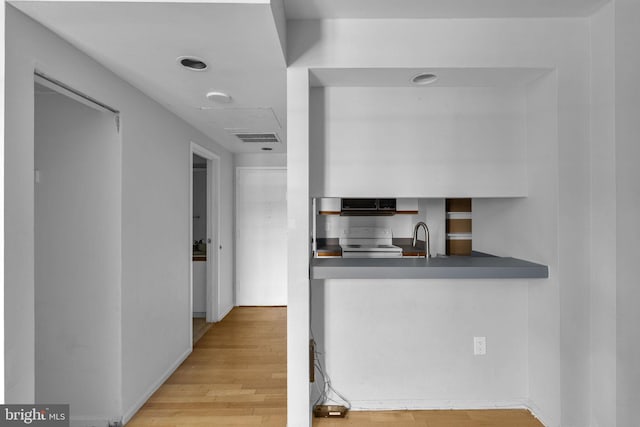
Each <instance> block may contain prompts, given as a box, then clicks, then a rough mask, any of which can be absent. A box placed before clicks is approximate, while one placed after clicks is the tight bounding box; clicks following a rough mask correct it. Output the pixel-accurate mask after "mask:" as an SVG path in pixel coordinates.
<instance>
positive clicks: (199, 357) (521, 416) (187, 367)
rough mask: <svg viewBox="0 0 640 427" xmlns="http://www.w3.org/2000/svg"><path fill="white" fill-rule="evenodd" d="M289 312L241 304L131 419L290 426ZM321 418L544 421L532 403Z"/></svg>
mask: <svg viewBox="0 0 640 427" xmlns="http://www.w3.org/2000/svg"><path fill="white" fill-rule="evenodd" d="M286 319H287V312H286V308H282V307H273V308H272V307H269V308H260V307H241V308H235V309H233V310H232V311H231V313H229V315H228V316H227V317H226V318H225V319H224V320H223V321H222V322H220V323H216V324H214V325H213V327H211V328H210V329H209V330H208V331H207V332H206V334H205V335H204V336H203V337H202V338H201V339H200V340H199V341H198V342H197V344H196V345H195V346H194V349H193V353H192V354H191V355H190V356H189V357H188V358H187V360H186V361H185V362H184V363H183V364H182V365H181V366H180V367H179V368H178V369H177V370H176V372H175V373H174V374H173V375H172V376H171V377H170V378H169V379H168V380H167V382H166V383H165V384H164V385H162V386H161V387H160V388H159V389H158V391H157V392H156V393H155V394H154V395H153V396H152V397H151V399H149V401H148V402H147V403H146V404H145V405H144V406H143V407H142V409H140V411H139V412H138V413H137V414H136V416H135V417H134V418H133V419H132V420H131V421H130V422H129V423H128V424H127V426H128V427H138V426H155V427H178V426H180V427H187V426H193V427H216V426H232V425H233V426H266V427H285V426H286V402H287V400H286V398H287V389H286V387H287V385H286V372H287V363H286V357H287V356H286V346H287V344H286ZM313 426H314V427H347V426H348V427H370V426H373V427H543V426H542V424H540V423H539V422H538V421H537V420H536V419H535V418H534V417H533V416H532V415H531V414H530V413H529V412H528V411H524V410H488V411H384V412H356V411H352V412H349V413H348V415H347V418H345V419H324V418H315V419H314V420H313ZM289 427H295V426H289Z"/></svg>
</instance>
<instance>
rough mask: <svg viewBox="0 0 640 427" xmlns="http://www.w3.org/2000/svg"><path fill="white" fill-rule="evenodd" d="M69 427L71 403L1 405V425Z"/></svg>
mask: <svg viewBox="0 0 640 427" xmlns="http://www.w3.org/2000/svg"><path fill="white" fill-rule="evenodd" d="M4 426H38V427H69V405H0V427H4Z"/></svg>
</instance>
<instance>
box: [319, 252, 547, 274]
mask: <svg viewBox="0 0 640 427" xmlns="http://www.w3.org/2000/svg"><path fill="white" fill-rule="evenodd" d="M482 255H484V254H482ZM482 255H479V256H471V257H447V258H432V259H430V260H426V259H424V258H411V259H402V258H400V259H354V258H350V259H344V258H333V259H317V258H316V259H313V260H312V262H311V270H310V278H311V279H545V278H548V277H549V267H548V266H546V265H542V264H536V263H533V262H529V261H525V260H521V259H517V258H510V257H496V256H492V255H489V256H482ZM429 264H432V265H429Z"/></svg>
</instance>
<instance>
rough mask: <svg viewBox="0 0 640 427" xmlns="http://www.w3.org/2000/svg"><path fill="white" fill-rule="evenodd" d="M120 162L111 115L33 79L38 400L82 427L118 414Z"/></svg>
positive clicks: (61, 88) (113, 113) (69, 92)
mask: <svg viewBox="0 0 640 427" xmlns="http://www.w3.org/2000/svg"><path fill="white" fill-rule="evenodd" d="M121 157H122V156H121V141H120V135H119V117H118V113H117V112H116V111H115V110H113V109H108V108H105V107H104V106H103V105H101V104H97V103H95V102H93V101H92V100H91V99H90V98H88V97H85V96H83V95H79V93H78V92H74V91H73V90H72V89H69V88H68V87H67V86H61V85H59V84H58V83H56V82H55V81H53V80H47V79H46V78H44V77H43V76H39V75H36V76H35V82H34V203H35V209H34V213H35V216H34V230H35V239H34V249H35V261H34V274H35V282H34V283H35V287H34V307H35V319H34V320H35V401H36V402H46V403H51V404H70V405H71V408H73V412H72V414H71V415H72V417H73V418H74V419H79V420H84V421H85V422H86V423H89V422H92V423H93V422H97V421H96V420H109V419H112V417H113V416H114V415H115V414H119V413H120V412H121V408H120V405H119V402H118V396H119V395H120V391H121V383H120V381H121V375H120V374H121V372H120V369H119V364H118V363H114V361H116V360H119V359H120V357H121V354H120V345H121V337H120V331H121V319H120V315H119V313H120V311H121V295H120V289H121V288H120V280H121V270H122V267H121V244H122V242H121V199H122V194H121V175H122V173H121V168H122V163H121V162H122V160H121ZM96 384H99V385H100V386H99V387H96ZM72 423H73V420H72Z"/></svg>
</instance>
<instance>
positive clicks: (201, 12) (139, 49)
mask: <svg viewBox="0 0 640 427" xmlns="http://www.w3.org/2000/svg"><path fill="white" fill-rule="evenodd" d="M12 4H13V5H14V6H16V7H17V8H18V9H20V10H22V11H23V12H25V13H26V14H27V15H29V16H31V17H32V18H34V19H35V20H37V21H39V22H40V23H42V24H43V25H44V26H46V27H48V28H50V29H51V30H53V31H54V32H56V33H57V34H59V35H60V36H62V37H63V38H64V39H66V40H67V41H69V42H70V43H71V44H73V45H75V46H76V47H78V48H79V49H80V50H82V51H84V52H85V53H87V54H88V55H89V56H91V57H93V58H94V59H96V60H97V61H98V62H100V63H102V64H104V65H105V66H106V67H107V68H109V69H111V70H112V71H114V72H115V73H116V74H118V75H119V76H121V77H122V78H123V79H125V80H127V81H128V82H130V83H131V84H132V85H134V86H136V87H137V88H139V89H140V90H141V91H143V92H145V93H146V94H147V95H148V96H150V97H151V98H153V99H155V100H156V101H158V102H159V103H160V104H162V105H164V106H166V107H167V108H168V109H169V110H171V111H173V112H174V113H176V114H177V115H178V116H180V117H182V118H183V119H184V120H186V121H187V122H189V123H191V124H192V125H193V126H195V127H196V128H198V129H199V130H201V131H202V132H204V133H205V134H207V135H209V136H210V137H211V138H213V139H214V140H216V141H217V142H219V143H220V144H221V145H223V146H225V147H226V148H227V149H229V150H230V151H232V152H259V151H260V148H261V147H262V146H265V145H266V146H270V147H273V151H272V152H273V153H277V152H285V151H286V135H285V129H286V127H285V125H286V104H285V103H286V61H285V57H284V52H283V50H282V46H281V43H280V38H279V34H278V31H277V28H276V25H275V20H274V15H273V12H272V9H271V6H270V5H269V4H268V3H254V4H231V3H155V2H143V3H138V2H136V3H133V2H77V1H73V2H57V1H44V2H31V1H17V2H12ZM181 55H193V56H197V57H200V58H202V59H204V60H205V62H207V63H208V65H209V69H208V70H206V71H190V70H186V69H184V68H182V67H180V66H179V65H178V62H177V61H176V59H177V58H178V57H179V56H181ZM53 77H56V78H58V79H60V80H61V81H63V82H64V78H63V76H53ZM209 91H222V92H226V93H228V94H230V95H231V96H232V99H233V101H232V103H229V104H224V105H219V104H215V103H212V102H211V101H209V100H207V99H206V98H205V94H206V93H207V92H209ZM225 127H229V128H233V129H234V130H243V131H255V132H260V133H263V132H276V133H277V134H278V135H279V136H280V139H281V140H282V141H283V142H282V143H276V144H255V143H251V144H246V143H242V142H241V141H240V140H239V139H237V138H236V137H235V136H233V135H232V134H231V133H230V132H229V131H226V130H225Z"/></svg>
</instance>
